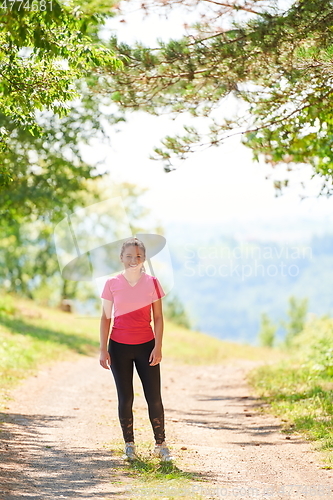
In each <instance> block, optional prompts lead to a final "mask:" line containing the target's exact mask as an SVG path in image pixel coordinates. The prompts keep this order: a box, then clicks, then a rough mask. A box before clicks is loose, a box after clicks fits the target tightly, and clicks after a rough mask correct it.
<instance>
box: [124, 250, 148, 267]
mask: <svg viewBox="0 0 333 500" xmlns="http://www.w3.org/2000/svg"><path fill="white" fill-rule="evenodd" d="M120 260H121V262H122V263H123V264H124V268H125V270H126V269H129V270H130V269H135V270H140V271H141V268H142V266H143V263H144V261H145V254H144V252H143V250H142V249H141V248H139V247H138V246H136V245H128V246H127V247H126V248H125V250H124V252H123V255H121V256H120Z"/></svg>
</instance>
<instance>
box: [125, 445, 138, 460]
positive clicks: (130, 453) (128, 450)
mask: <svg viewBox="0 0 333 500" xmlns="http://www.w3.org/2000/svg"><path fill="white" fill-rule="evenodd" d="M124 458H129V459H130V460H135V459H136V458H138V457H137V455H136V451H135V444H134V443H133V442H130V443H125V455H124Z"/></svg>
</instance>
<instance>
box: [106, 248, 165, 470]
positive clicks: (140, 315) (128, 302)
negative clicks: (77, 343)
mask: <svg viewBox="0 0 333 500" xmlns="http://www.w3.org/2000/svg"><path fill="white" fill-rule="evenodd" d="M120 260H121V262H122V263H123V266H124V271H123V272H122V273H120V274H118V275H116V276H113V277H112V278H110V279H108V280H107V281H106V283H105V286H104V290H103V292H102V295H101V298H102V299H103V312H102V317H101V324H100V365H101V366H102V367H103V368H105V369H109V368H111V371H112V373H113V376H114V380H115V384H116V388H117V394H118V415H119V421H120V425H121V428H122V432H123V437H124V441H125V455H126V457H128V458H129V459H135V458H137V456H136V450H135V444H134V433H133V411H132V406H133V400H134V392H133V362H134V364H135V367H136V370H137V373H138V375H139V377H140V379H141V382H142V386H143V390H144V395H145V398H146V401H147V403H148V413H149V419H150V422H151V425H152V428H153V433H154V437H155V448H154V451H153V454H154V455H155V456H158V457H159V458H161V460H162V461H171V460H172V459H173V458H172V457H171V455H170V451H169V449H168V447H167V445H166V442H165V431H164V407H163V404H162V398H161V379H160V364H159V363H160V361H161V359H162V336H163V314H162V301H161V297H164V296H165V293H164V291H163V289H162V287H161V285H160V283H159V281H158V279H157V278H155V277H153V276H150V275H149V274H146V272H145V270H144V266H143V264H144V261H145V260H146V249H145V246H144V244H143V243H142V241H140V240H138V239H137V238H129V239H128V240H126V241H125V242H124V243H123V245H122V248H121V252H120ZM112 308H114V322H113V327H112V331H111V336H110V338H109V330H110V323H111V312H112ZM151 309H153V317H154V331H153V329H152V327H151V324H150V322H151ZM108 339H109V343H108Z"/></svg>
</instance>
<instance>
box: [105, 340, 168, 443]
mask: <svg viewBox="0 0 333 500" xmlns="http://www.w3.org/2000/svg"><path fill="white" fill-rule="evenodd" d="M154 346H155V339H152V340H150V341H149V342H145V343H143V344H121V343H119V342H115V341H114V340H112V339H110V341H109V347H108V350H109V354H110V357H111V370H112V373H113V376H114V379H115V383H116V387H117V393H118V415H119V421H120V425H121V428H122V431H123V436H124V440H125V443H128V442H130V441H134V433H133V411H132V406H133V400H134V392H133V361H134V363H135V366H136V370H137V372H138V375H139V377H140V379H141V382H142V387H143V391H144V395H145V398H146V401H147V403H148V413H149V419H150V422H151V425H152V428H153V432H154V437H155V441H156V443H157V444H161V443H163V441H164V440H165V432H164V408H163V404H162V398H161V376H160V364H157V365H155V366H150V365H149V356H150V353H151V351H152V350H153V348H154Z"/></svg>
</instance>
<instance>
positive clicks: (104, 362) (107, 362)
mask: <svg viewBox="0 0 333 500" xmlns="http://www.w3.org/2000/svg"><path fill="white" fill-rule="evenodd" d="M99 364H100V365H101V366H103V368H105V369H106V370H110V366H111V358H110V354H109V353H108V351H104V350H103V351H101V353H100V356H99Z"/></svg>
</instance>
